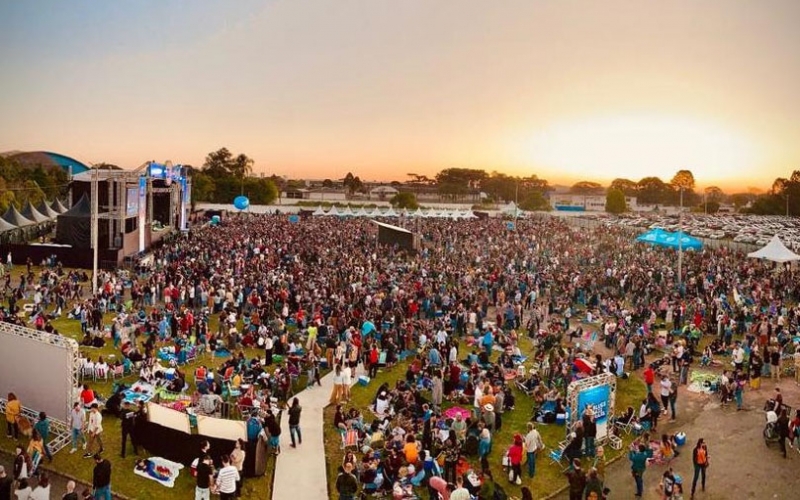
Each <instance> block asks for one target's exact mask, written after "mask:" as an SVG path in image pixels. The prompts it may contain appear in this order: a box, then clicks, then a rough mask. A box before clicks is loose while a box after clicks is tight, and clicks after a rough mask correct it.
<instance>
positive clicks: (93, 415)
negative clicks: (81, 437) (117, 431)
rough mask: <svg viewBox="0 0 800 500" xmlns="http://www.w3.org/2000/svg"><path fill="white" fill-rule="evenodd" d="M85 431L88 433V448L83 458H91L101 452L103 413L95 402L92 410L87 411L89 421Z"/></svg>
mask: <svg viewBox="0 0 800 500" xmlns="http://www.w3.org/2000/svg"><path fill="white" fill-rule="evenodd" d="M86 432H88V433H89V447H88V448H89V449H88V450H87V451H86V453H85V454H84V455H83V458H92V457H93V456H94V454H95V453H98V454H99V453H103V439H102V434H103V415H102V414H101V413H100V407H99V406H98V405H97V403H94V404H93V405H92V410H91V411H90V412H89V423H88V425H87V426H86ZM95 447H96V448H97V449H95ZM92 450H94V451H92Z"/></svg>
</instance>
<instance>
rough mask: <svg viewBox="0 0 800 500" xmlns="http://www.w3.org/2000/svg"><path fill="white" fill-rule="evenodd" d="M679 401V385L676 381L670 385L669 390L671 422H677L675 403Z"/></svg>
mask: <svg viewBox="0 0 800 500" xmlns="http://www.w3.org/2000/svg"><path fill="white" fill-rule="evenodd" d="M677 401H678V384H677V382H675V381H674V380H673V381H672V383H671V384H670V389H669V411H670V419H669V420H670V422H674V421H675V413H676V412H675V403H677Z"/></svg>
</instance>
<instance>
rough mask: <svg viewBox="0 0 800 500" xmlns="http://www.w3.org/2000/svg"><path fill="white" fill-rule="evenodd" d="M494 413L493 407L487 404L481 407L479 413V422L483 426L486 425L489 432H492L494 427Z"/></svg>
mask: <svg viewBox="0 0 800 500" xmlns="http://www.w3.org/2000/svg"><path fill="white" fill-rule="evenodd" d="M495 417H496V415H495V413H494V405H492V404H487V405H484V407H483V412H482V413H481V420H482V421H483V423H484V424H486V428H487V429H489V430H490V431H494V426H495Z"/></svg>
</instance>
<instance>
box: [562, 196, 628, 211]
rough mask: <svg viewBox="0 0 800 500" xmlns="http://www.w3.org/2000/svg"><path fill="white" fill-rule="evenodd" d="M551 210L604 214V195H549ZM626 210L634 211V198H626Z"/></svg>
mask: <svg viewBox="0 0 800 500" xmlns="http://www.w3.org/2000/svg"><path fill="white" fill-rule="evenodd" d="M548 198H549V200H550V206H551V207H553V210H561V211H564V212H605V210H606V195H605V194H598V195H583V194H571V193H550V194H549V195H548ZM625 203H626V204H627V205H628V210H631V211H636V209H637V206H636V197H635V196H626V197H625Z"/></svg>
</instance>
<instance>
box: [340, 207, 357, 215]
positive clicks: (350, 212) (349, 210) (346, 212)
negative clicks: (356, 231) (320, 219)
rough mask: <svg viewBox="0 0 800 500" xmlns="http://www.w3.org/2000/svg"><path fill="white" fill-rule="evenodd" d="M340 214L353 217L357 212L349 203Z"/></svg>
mask: <svg viewBox="0 0 800 500" xmlns="http://www.w3.org/2000/svg"><path fill="white" fill-rule="evenodd" d="M340 215H344V216H345V217H352V216H353V215H355V214H354V213H353V209H352V208H350V205H347V206H346V207H344V210H343V211H342V213H341V214H340Z"/></svg>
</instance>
